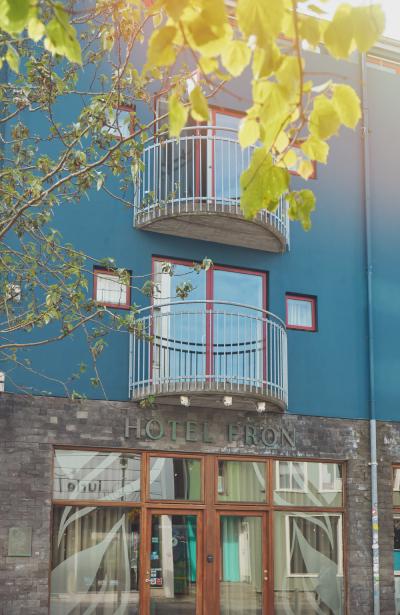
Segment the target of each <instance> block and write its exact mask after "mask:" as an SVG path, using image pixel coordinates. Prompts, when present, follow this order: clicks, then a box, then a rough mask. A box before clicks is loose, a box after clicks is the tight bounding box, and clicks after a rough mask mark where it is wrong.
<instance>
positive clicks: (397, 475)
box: [393, 468, 400, 506]
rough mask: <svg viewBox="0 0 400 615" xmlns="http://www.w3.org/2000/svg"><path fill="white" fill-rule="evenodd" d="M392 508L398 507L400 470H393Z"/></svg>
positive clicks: (399, 501)
mask: <svg viewBox="0 0 400 615" xmlns="http://www.w3.org/2000/svg"><path fill="white" fill-rule="evenodd" d="M393 506H400V468H393Z"/></svg>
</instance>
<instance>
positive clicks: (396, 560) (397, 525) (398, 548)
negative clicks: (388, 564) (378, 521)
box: [393, 515, 400, 615]
mask: <svg viewBox="0 0 400 615" xmlns="http://www.w3.org/2000/svg"><path fill="white" fill-rule="evenodd" d="M393 529H394V540H393V569H394V588H395V605H396V610H395V613H396V615H399V613H400V516H399V515H395V517H394V519H393Z"/></svg>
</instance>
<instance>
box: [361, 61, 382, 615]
mask: <svg viewBox="0 0 400 615" xmlns="http://www.w3.org/2000/svg"><path fill="white" fill-rule="evenodd" d="M361 97H362V116H363V117H362V122H363V125H362V142H363V179H364V212H365V251H366V261H367V263H366V265H367V309H368V364H369V419H370V421H369V423H370V430H369V431H370V459H371V460H370V465H371V532H372V576H373V578H372V581H373V605H374V611H373V612H374V615H379V613H380V579H379V518H378V461H377V454H376V408H375V354H374V319H373V312H372V290H373V286H372V283H373V264H372V232H371V190H370V168H371V162H370V152H369V109H368V82H367V58H366V54H365V53H363V54H361Z"/></svg>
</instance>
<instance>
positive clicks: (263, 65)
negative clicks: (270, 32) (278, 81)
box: [253, 41, 283, 79]
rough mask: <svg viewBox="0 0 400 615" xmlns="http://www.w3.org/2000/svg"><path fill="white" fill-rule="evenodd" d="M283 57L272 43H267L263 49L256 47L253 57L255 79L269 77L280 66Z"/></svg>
mask: <svg viewBox="0 0 400 615" xmlns="http://www.w3.org/2000/svg"><path fill="white" fill-rule="evenodd" d="M282 60H283V56H282V54H281V52H280V51H279V47H278V45H276V43H275V42H273V41H267V42H266V43H265V44H264V45H263V47H262V48H261V47H256V49H255V50H254V56H253V75H254V77H255V79H262V78H264V77H269V75H271V74H272V73H274V72H275V71H276V70H277V69H278V68H279V66H280V64H281V62H282Z"/></svg>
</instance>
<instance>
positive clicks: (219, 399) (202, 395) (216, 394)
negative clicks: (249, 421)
mask: <svg viewBox="0 0 400 615" xmlns="http://www.w3.org/2000/svg"><path fill="white" fill-rule="evenodd" d="M181 395H186V396H187V397H188V398H189V400H190V405H191V406H195V407H203V408H214V409H216V410H217V409H223V410H230V409H234V410H245V411H249V410H250V411H251V410H253V411H256V410H257V402H265V411H266V412H284V411H285V410H286V404H285V403H284V402H283V401H282V400H281V399H278V397H275V396H274V395H273V394H272V393H271V391H269V390H268V389H267V388H263V387H253V386H249V385H245V384H236V383H235V384H233V383H229V382H223V383H222V382H221V383H218V382H217V383H216V382H209V383H207V382H204V383H199V382H176V383H173V382H170V383H165V384H155V385H150V386H148V387H144V388H141V389H140V394H138V392H136V391H135V390H133V392H132V400H133V401H141V400H143V399H146V398H148V397H150V396H154V397H156V403H159V404H165V405H169V406H180V405H181V402H180V397H181ZM226 395H228V396H231V397H232V405H231V406H225V405H224V402H223V398H224V396H226Z"/></svg>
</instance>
